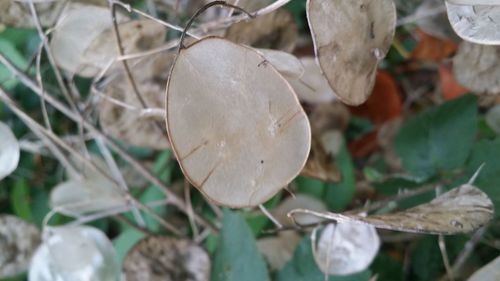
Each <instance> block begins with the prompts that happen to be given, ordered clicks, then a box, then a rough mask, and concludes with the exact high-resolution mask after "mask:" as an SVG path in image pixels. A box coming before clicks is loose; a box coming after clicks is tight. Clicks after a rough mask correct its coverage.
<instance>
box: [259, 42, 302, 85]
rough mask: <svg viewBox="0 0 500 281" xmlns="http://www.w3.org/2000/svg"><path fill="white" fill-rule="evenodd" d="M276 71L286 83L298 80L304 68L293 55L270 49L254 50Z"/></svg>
mask: <svg viewBox="0 0 500 281" xmlns="http://www.w3.org/2000/svg"><path fill="white" fill-rule="evenodd" d="M256 50H257V52H259V53H261V54H262V55H263V56H264V57H265V58H266V60H267V61H268V62H269V63H271V64H272V65H273V66H274V67H275V68H276V70H278V72H279V73H281V75H283V77H285V78H286V80H287V81H290V80H293V79H299V78H300V77H301V76H302V75H303V74H304V66H302V63H301V62H300V60H299V59H298V58H297V57H295V56H294V55H292V54H290V53H287V52H283V51H278V50H272V49H256Z"/></svg>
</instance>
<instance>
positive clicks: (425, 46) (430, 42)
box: [410, 31, 458, 61]
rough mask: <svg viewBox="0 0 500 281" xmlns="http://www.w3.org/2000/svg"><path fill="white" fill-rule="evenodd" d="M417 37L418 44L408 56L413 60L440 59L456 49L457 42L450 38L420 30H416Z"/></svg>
mask: <svg viewBox="0 0 500 281" xmlns="http://www.w3.org/2000/svg"><path fill="white" fill-rule="evenodd" d="M418 37H419V38H420V40H419V41H418V45H417V47H416V48H415V49H414V50H413V52H412V53H411V56H410V57H411V58H412V59H415V60H427V61H440V60H442V59H445V58H447V57H449V56H450V55H452V54H453V53H455V52H456V51H457V49H458V45H457V43H455V42H454V41H453V40H450V39H440V38H437V37H434V36H432V35H430V34H427V33H425V32H422V31H418Z"/></svg>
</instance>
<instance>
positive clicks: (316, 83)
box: [288, 57, 335, 104]
mask: <svg viewBox="0 0 500 281" xmlns="http://www.w3.org/2000/svg"><path fill="white" fill-rule="evenodd" d="M300 62H301V63H302V66H303V67H304V74H303V75H302V76H301V77H299V78H298V79H289V80H288V82H290V85H292V87H293V89H294V90H295V92H296V93H297V96H298V97H299V100H301V101H303V102H307V103H312V104H319V103H328V102H331V101H333V100H334V99H335V93H334V92H333V90H332V88H331V87H330V85H329V84H328V80H326V78H325V76H323V73H321V68H320V67H319V66H318V64H317V63H316V59H315V58H313V57H304V58H300Z"/></svg>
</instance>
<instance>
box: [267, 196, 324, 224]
mask: <svg viewBox="0 0 500 281" xmlns="http://www.w3.org/2000/svg"><path fill="white" fill-rule="evenodd" d="M299 208H301V209H308V210H314V211H317V212H324V211H326V210H327V208H326V205H325V203H323V201H321V200H319V199H316V198H314V197H312V196H309V195H306V194H297V195H296V196H293V197H292V196H290V197H288V198H286V199H285V200H283V201H282V202H281V203H280V204H279V205H278V206H276V208H274V209H273V210H272V211H271V214H272V215H273V216H274V217H275V218H276V219H277V220H278V221H279V222H280V223H281V224H282V225H285V226H293V225H294V224H293V221H292V220H291V219H290V218H289V217H288V212H290V211H291V210H293V209H299ZM295 220H296V221H297V222H298V223H300V224H303V225H307V224H314V223H319V222H321V219H318V218H317V217H314V216H308V215H302V216H301V215H298V216H297V217H296V218H295Z"/></svg>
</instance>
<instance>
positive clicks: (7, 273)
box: [0, 215, 41, 279]
mask: <svg viewBox="0 0 500 281" xmlns="http://www.w3.org/2000/svg"><path fill="white" fill-rule="evenodd" d="M40 240H41V237H40V232H39V231H38V229H37V228H36V227H35V226H34V225H32V224H29V223H27V222H25V221H23V220H21V219H19V218H18V217H15V216H11V215H1V216H0V279H4V278H8V277H12V276H14V275H18V274H20V273H22V272H24V271H26V270H27V269H28V266H29V264H30V260H31V256H32V255H33V253H34V252H35V250H36V248H37V247H38V244H40Z"/></svg>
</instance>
